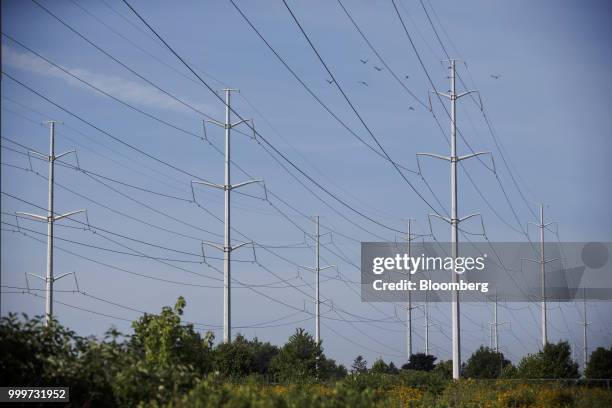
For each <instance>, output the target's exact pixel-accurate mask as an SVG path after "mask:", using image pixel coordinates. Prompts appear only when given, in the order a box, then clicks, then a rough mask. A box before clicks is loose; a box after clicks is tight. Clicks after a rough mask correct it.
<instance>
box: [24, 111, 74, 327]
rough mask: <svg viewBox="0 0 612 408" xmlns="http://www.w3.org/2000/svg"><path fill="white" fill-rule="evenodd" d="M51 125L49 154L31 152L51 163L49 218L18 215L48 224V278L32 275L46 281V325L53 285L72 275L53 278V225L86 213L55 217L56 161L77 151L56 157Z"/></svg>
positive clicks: (51, 303)
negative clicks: (63, 219)
mask: <svg viewBox="0 0 612 408" xmlns="http://www.w3.org/2000/svg"><path fill="white" fill-rule="evenodd" d="M46 123H48V124H49V154H48V155H46V154H42V153H40V152H37V151H33V150H31V151H29V152H28V154H29V153H32V154H33V155H36V156H39V157H41V158H43V159H45V160H47V161H48V162H49V175H48V182H49V195H48V204H47V216H46V217H45V216H42V215H36V214H30V213H24V212H18V213H17V214H19V215H23V216H27V217H30V218H33V219H35V220H38V221H43V222H46V223H47V274H46V277H44V278H43V277H42V276H38V275H34V274H31V275H32V276H35V277H37V278H40V279H42V280H44V281H45V283H46V288H45V294H46V296H45V325H49V322H50V320H51V319H52V318H53V284H54V283H55V281H56V280H59V279H61V278H63V277H64V276H66V275H70V272H69V273H65V274H63V275H61V276H58V277H55V276H53V223H54V222H55V221H58V220H61V219H62V218H66V217H70V216H71V215H74V214H78V213H82V212H85V210H78V211H71V212H69V213H66V214H63V215H58V216H55V215H54V214H55V211H54V195H53V187H54V180H55V161H56V160H57V159H59V158H60V157H63V156H65V155H67V154H70V153H75V154H76V151H75V150H70V151H68V152H65V153H62V154H60V155H57V156H56V155H55V124H56V123H57V121H54V120H51V121H48V122H46ZM77 162H78V160H77Z"/></svg>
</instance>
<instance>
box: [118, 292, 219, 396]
mask: <svg viewBox="0 0 612 408" xmlns="http://www.w3.org/2000/svg"><path fill="white" fill-rule="evenodd" d="M185 304H186V303H185V299H183V298H182V297H179V299H178V300H177V302H176V304H175V306H174V308H170V307H164V308H162V311H161V313H160V314H159V315H152V314H145V315H144V316H142V317H141V318H140V319H139V320H138V321H135V322H134V323H133V324H132V327H133V328H134V334H133V336H132V337H131V339H130V342H129V344H128V353H127V355H126V364H125V367H124V368H123V369H122V370H121V371H119V372H118V373H117V376H116V378H115V383H114V389H115V394H116V395H117V397H118V399H119V401H120V403H121V405H127V406H134V405H137V404H138V403H139V402H142V401H149V400H156V401H159V402H162V403H163V402H166V401H167V399H168V398H169V396H170V395H171V394H172V393H177V392H184V391H186V390H187V389H189V388H191V387H192V386H193V384H194V383H195V381H196V380H197V379H198V378H199V377H201V376H203V375H204V374H205V373H206V372H208V371H209V370H210V368H211V365H212V356H211V347H212V341H213V339H214V336H213V334H212V333H210V332H208V333H207V334H206V335H205V336H204V337H203V338H202V337H201V336H200V334H199V333H197V332H196V331H195V330H194V328H193V325H191V324H188V325H183V324H182V323H181V316H182V315H183V310H184V308H185Z"/></svg>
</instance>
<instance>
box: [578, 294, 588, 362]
mask: <svg viewBox="0 0 612 408" xmlns="http://www.w3.org/2000/svg"><path fill="white" fill-rule="evenodd" d="M582 313H583V314H582V319H583V320H582V321H581V322H578V323H579V324H580V325H582V361H583V362H584V369H586V366H587V361H588V347H587V326H588V325H589V324H590V323H589V322H588V321H587V304H586V289H584V288H583V289H582Z"/></svg>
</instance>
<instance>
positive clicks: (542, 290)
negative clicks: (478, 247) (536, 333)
mask: <svg viewBox="0 0 612 408" xmlns="http://www.w3.org/2000/svg"><path fill="white" fill-rule="evenodd" d="M529 224H532V225H535V226H536V227H538V228H539V229H540V259H539V260H534V259H527V261H529V262H533V263H537V264H539V265H540V298H541V300H540V301H541V303H540V308H541V311H542V322H541V323H542V347H544V346H546V343H548V331H547V327H548V326H547V322H546V264H547V263H550V262H553V261H556V260H558V258H553V259H546V258H545V256H544V229H545V228H546V227H548V226H549V225H551V224H554V222H549V223H547V224H544V204H540V223H539V224H535V223H533V222H530V223H529Z"/></svg>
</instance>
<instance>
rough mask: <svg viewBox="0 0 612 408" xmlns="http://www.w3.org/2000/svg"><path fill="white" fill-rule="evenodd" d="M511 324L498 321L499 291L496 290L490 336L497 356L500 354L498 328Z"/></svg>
mask: <svg viewBox="0 0 612 408" xmlns="http://www.w3.org/2000/svg"><path fill="white" fill-rule="evenodd" d="M504 324H510V322H500V321H498V320H497V290H495V299H494V305H493V321H492V322H489V329H490V331H489V335H490V337H491V346H492V348H493V350H495V352H496V353H497V354H499V330H498V327H499V326H502V325H504Z"/></svg>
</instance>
